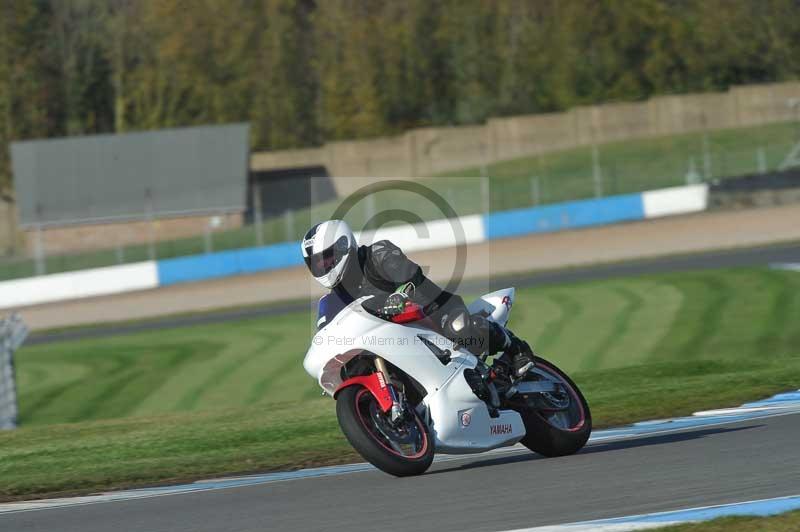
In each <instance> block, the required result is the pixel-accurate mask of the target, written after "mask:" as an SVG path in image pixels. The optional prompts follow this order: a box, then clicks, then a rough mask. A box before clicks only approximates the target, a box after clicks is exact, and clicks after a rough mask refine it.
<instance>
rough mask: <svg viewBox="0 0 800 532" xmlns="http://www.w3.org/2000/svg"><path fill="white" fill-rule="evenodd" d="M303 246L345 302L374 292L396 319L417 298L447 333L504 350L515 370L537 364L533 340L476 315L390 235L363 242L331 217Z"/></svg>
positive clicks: (323, 280) (482, 348) (322, 279)
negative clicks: (393, 240) (427, 275)
mask: <svg viewBox="0 0 800 532" xmlns="http://www.w3.org/2000/svg"><path fill="white" fill-rule="evenodd" d="M301 246H302V250H303V258H304V259H305V262H306V265H307V266H308V269H309V270H310V271H311V275H313V276H314V278H315V279H316V280H317V281H318V282H319V283H320V284H321V285H322V286H324V287H325V288H330V289H331V291H332V293H333V294H335V295H336V296H337V297H338V298H339V299H340V300H341V301H342V302H343V303H344V304H349V303H350V302H352V301H354V300H355V299H357V298H359V297H363V296H367V295H372V296H375V297H373V298H371V299H368V300H367V301H366V302H365V303H364V306H365V307H367V309H368V310H370V311H372V312H373V313H375V314H377V315H380V316H382V317H386V318H390V317H392V316H396V315H397V314H399V313H401V312H402V311H403V309H404V307H405V305H406V302H407V301H414V302H415V303H418V304H419V305H421V306H422V307H423V309H424V311H425V315H426V316H429V317H431V318H433V320H434V323H436V324H438V325H439V326H440V328H441V332H442V333H443V334H444V336H446V337H447V338H449V339H450V340H452V341H453V342H455V343H456V344H458V345H460V346H463V347H465V348H467V349H468V350H469V351H470V352H472V353H474V354H476V355H480V354H488V355H493V354H496V353H498V352H500V351H502V352H503V356H502V357H500V358H499V360H501V361H502V362H504V363H505V365H509V364H510V365H511V366H512V367H513V368H514V370H515V372H524V371H526V370H527V369H529V368H530V367H531V366H532V362H533V360H532V354H533V353H532V351H531V349H530V347H529V346H528V344H527V343H525V342H524V341H522V340H520V339H519V338H517V337H516V336H514V335H513V334H512V333H511V332H510V331H508V330H507V329H506V328H504V327H502V326H501V325H499V324H497V323H495V322H492V321H489V320H487V319H486V318H485V317H483V316H480V315H470V313H469V311H468V310H467V307H466V306H465V305H464V301H463V300H462V299H461V297H459V296H457V295H456V294H451V293H449V292H446V291H445V290H442V289H441V288H439V287H438V286H437V285H436V284H434V283H433V282H432V281H431V280H430V279H428V278H427V277H425V275H424V274H423V273H422V269H421V268H420V267H419V266H418V265H417V264H416V263H414V262H412V261H411V260H409V259H408V258H407V257H406V256H405V254H404V253H403V252H402V251H401V250H400V248H398V247H397V246H395V245H394V244H392V243H391V242H389V241H388V240H381V241H379V242H375V243H374V244H372V245H369V246H360V247H359V246H358V243H357V242H356V239H355V236H354V235H353V232H352V231H351V230H350V227H349V226H348V225H347V223H346V222H344V221H342V220H330V221H327V222H322V223H319V224H316V225H315V226H314V227H312V228H311V229H309V230H308V232H307V233H306V235H305V237H304V238H303V242H302V244H301ZM487 344H488V345H487ZM501 365H503V364H501Z"/></svg>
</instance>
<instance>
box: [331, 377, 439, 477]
mask: <svg viewBox="0 0 800 532" xmlns="http://www.w3.org/2000/svg"><path fill="white" fill-rule="evenodd" d="M336 417H337V418H338V419H339V426H340V427H341V429H342V432H343V433H344V435H345V437H346V438H347V441H349V442H350V445H352V446H353V448H354V449H355V450H356V451H358V454H360V455H361V456H363V457H364V459H365V460H367V462H369V463H370V464H372V465H374V466H375V467H377V468H378V469H380V470H381V471H384V472H386V473H389V474H390V475H394V476H397V477H407V476H412V475H421V474H422V473H424V472H425V471H427V469H428V468H429V467H430V465H431V462H433V453H434V449H433V439H432V438H431V434H430V430H429V429H428V427H427V426H426V425H425V423H423V422H422V420H421V419H420V418H419V416H418V415H417V413H416V412H414V411H411V412H408V413H407V414H406V418H405V419H402V420H399V421H398V422H396V423H394V422H392V420H391V416H390V415H389V414H388V413H383V412H381V410H380V408H379V407H378V402H377V401H376V400H375V397H373V396H372V394H371V393H370V392H369V390H367V389H366V388H364V387H363V386H358V385H354V386H349V387H347V388H345V389H344V390H342V391H341V392H339V394H338V395H337V397H336Z"/></svg>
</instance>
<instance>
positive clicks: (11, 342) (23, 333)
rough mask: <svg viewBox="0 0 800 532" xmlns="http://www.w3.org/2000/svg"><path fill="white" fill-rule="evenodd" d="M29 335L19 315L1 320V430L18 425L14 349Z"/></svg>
mask: <svg viewBox="0 0 800 532" xmlns="http://www.w3.org/2000/svg"><path fill="white" fill-rule="evenodd" d="M27 336H28V327H27V326H26V325H25V323H24V322H23V321H22V319H21V318H20V317H19V316H18V315H16V314H12V315H11V317H9V318H6V319H4V320H2V321H0V430H3V429H14V428H16V427H17V386H16V380H15V377H14V351H16V350H17V349H18V348H19V346H21V345H22V342H24V341H25V338H26V337H27Z"/></svg>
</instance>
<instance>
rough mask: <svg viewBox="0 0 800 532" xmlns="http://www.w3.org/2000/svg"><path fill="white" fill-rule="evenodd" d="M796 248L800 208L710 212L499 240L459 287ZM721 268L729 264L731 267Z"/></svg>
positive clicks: (180, 300) (444, 261)
mask: <svg viewBox="0 0 800 532" xmlns="http://www.w3.org/2000/svg"><path fill="white" fill-rule="evenodd" d="M797 241H800V204H795V205H784V206H779V207H770V208H762V209H750V210H742V211H725V212H707V213H701V214H696V215H688V216H679V217H671V218H661V219H654V220H647V221H641V222H632V223H625V224H617V225H609V226H604V227H596V228H588V229H581V230H573V231H563V232H558V233H547V234H537V235H531V236H527V237H521V238H510V239H502V240H494V241H490V242H487V243H483V244H477V245H472V246H470V247H469V248H468V249H467V253H466V258H465V261H464V275H463V278H464V279H465V280H469V281H470V283H469V286H468V287H466V286H462V287H459V291H461V292H464V291H467V289H468V288H469V289H471V291H478V290H481V289H482V288H486V290H483V291H488V289H489V287H492V286H493V285H494V284H495V281H493V279H498V278H499V277H506V276H513V275H514V274H520V273H522V272H531V271H534V270H539V271H545V273H543V274H541V275H539V276H533V277H531V276H530V275H527V276H524V277H525V278H526V279H527V278H537V277H548V276H549V277H553V276H555V277H559V276H562V277H561V278H563V279H566V280H568V279H569V278H570V277H571V275H570V273H571V272H570V270H566V271H564V272H553V271H552V270H558V269H565V268H575V267H586V266H589V265H598V264H603V263H619V262H624V261H632V260H641V259H653V258H656V257H665V256H669V255H676V254H692V253H700V252H705V251H708V250H732V249H736V248H751V247H756V246H765V245H770V244H776V243H781V242H797ZM411 258H413V259H414V260H415V261H417V262H418V263H419V264H420V265H421V266H423V268H425V269H426V270H427V272H428V274H429V275H430V276H431V278H432V279H434V280H436V281H438V282H444V281H447V280H448V279H451V278H452V277H453V271H454V265H455V264H456V263H457V261H456V250H455V249H442V250H431V251H424V252H419V253H415V254H412V255H411ZM665 260H672V259H665ZM720 263H722V264H724V261H721V262H720ZM761 263H763V260H762V262H761ZM598 268H600V269H602V268H611V269H616V270H617V271H620V272H623V273H624V272H625V268H624V267H622V266H621V265H618V264H609V265H607V266H598ZM592 269H595V268H592ZM573 273H574V272H573ZM573 276H574V275H573ZM506 282H508V281H506ZM321 294H322V290H321V287H319V286H318V285H316V283H314V281H313V279H311V278H310V276H309V275H308V272H307V271H306V270H305V268H303V267H299V268H290V269H285V270H276V271H269V272H264V273H259V274H254V275H246V276H238V277H231V278H227V279H219V280H213V281H204V282H196V283H186V284H180V285H173V286H168V287H164V288H158V289H154V290H146V291H141V292H132V293H127V294H120V295H115V296H105V297H98V298H90V299H82V300H75V301H69V302H61V303H52V304H46V305H39V306H34V307H27V308H23V309H19V312H20V314H21V315H22V317H23V319H24V320H25V321H26V323H27V324H28V325H29V327H30V328H31V330H34V331H36V330H43V329H50V328H59V327H69V326H74V325H96V324H102V323H113V322H120V321H129V320H141V319H146V318H155V317H160V316H168V315H172V314H180V313H189V312H207V311H211V310H214V309H220V308H225V307H235V306H246V305H260V304H267V303H274V302H279V301H287V300H295V301H296V300H298V299H301V300H311V299H315V298H317V297H319V296H320V295H321ZM295 306H296V305H295Z"/></svg>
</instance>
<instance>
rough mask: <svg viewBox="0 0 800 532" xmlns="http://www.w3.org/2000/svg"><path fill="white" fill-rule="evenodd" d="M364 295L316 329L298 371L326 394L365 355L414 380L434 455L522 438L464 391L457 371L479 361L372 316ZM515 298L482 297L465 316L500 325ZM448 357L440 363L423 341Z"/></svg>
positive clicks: (517, 423) (511, 415) (431, 335)
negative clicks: (347, 367)
mask: <svg viewBox="0 0 800 532" xmlns="http://www.w3.org/2000/svg"><path fill="white" fill-rule="evenodd" d="M366 299H369V297H364V298H360V299H358V300H356V301H353V302H352V303H350V304H349V305H347V306H346V307H345V308H344V309H343V310H341V311H340V312H339V313H338V314H337V315H336V316H335V317H334V318H333V319H332V320H331V321H330V322H329V323H328V324H327V325H325V326H324V327H323V328H322V329H321V330H319V331H318V332H317V333H316V334H315V335H314V338H313V340H312V344H311V347H310V348H309V350H308V353H307V354H306V357H305V359H304V361H303V367H304V368H305V369H306V371H307V372H308V373H309V374H310V375H311V376H312V377H314V378H315V379H317V381H318V382H319V385H320V386H321V387H322V388H323V390H325V392H327V393H328V394H330V395H333V394H334V392H335V391H336V389H337V388H338V387H339V386H340V385H341V384H342V378H341V370H342V366H344V365H345V364H346V363H347V362H349V361H350V360H351V359H352V358H353V357H355V356H357V355H359V354H362V353H364V352H368V353H373V354H376V355H379V356H380V357H381V358H383V359H384V360H387V361H388V362H390V363H392V364H393V365H395V366H397V367H398V368H399V369H400V370H402V371H403V372H404V373H406V374H408V375H409V376H411V377H412V378H413V379H414V380H416V381H417V382H418V383H419V384H420V385H421V386H422V387H423V388H424V389H425V391H426V392H427V394H426V395H425V397H424V399H423V401H422V406H424V410H425V412H421V414H422V416H423V419H425V420H426V422H428V424H429V425H430V427H431V432H432V434H433V435H434V438H435V444H436V451H437V452H443V453H451V454H459V453H476V452H482V451H488V450H490V449H494V448H497V447H503V446H508V445H513V444H515V443H517V442H518V441H519V440H520V439H522V438H523V437H524V436H525V426H524V424H523V422H522V418H521V417H520V415H519V414H518V413H517V412H516V411H514V410H500V412H499V414H500V415H499V417H497V418H491V417H490V416H489V410H488V408H487V406H486V403H484V402H483V401H482V400H481V399H479V398H478V397H477V396H476V395H475V394H474V393H473V392H472V390H471V388H470V387H469V385H468V384H467V381H466V379H465V378H464V371H465V370H467V369H474V368H475V367H476V366H477V364H478V359H477V358H476V357H475V356H474V355H472V354H471V353H469V352H468V351H466V350H465V349H460V350H459V349H457V346H456V345H455V344H454V343H453V342H451V341H450V340H448V339H447V338H445V337H444V336H442V335H440V334H438V333H436V332H434V331H432V330H430V329H427V328H424V327H421V326H419V325H415V324H413V323H411V324H405V325H400V324H396V323H392V322H388V321H385V320H382V319H380V318H377V317H375V316H373V315H372V314H370V313H369V312H367V311H366V310H364V308H363V307H362V306H361V304H362V303H363V302H364V301H365V300H366ZM513 301H514V289H513V288H508V289H504V290H498V291H496V292H492V293H491V294H487V295H485V296H483V297H481V298H480V299H478V300H477V301H475V302H474V303H473V304H472V305H470V306H469V310H470V312H473V313H478V312H480V313H483V314H484V315H486V317H487V319H490V320H493V321H495V322H497V323H500V324H502V325H505V323H506V322H507V321H508V316H509V312H510V310H511V307H512V305H513ZM423 338H424V339H425V340H426V341H427V342H429V343H432V344H433V345H434V346H435V347H436V348H438V349H440V350H441V351H449V352H450V353H451V355H450V359H449V361H447V363H446V364H445V363H443V362H442V361H440V360H439V358H437V356H436V355H435V354H434V352H433V351H432V350H431V348H430V347H428V346H427V345H426V343H425V342H424V341H423V340H422V339H423Z"/></svg>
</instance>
